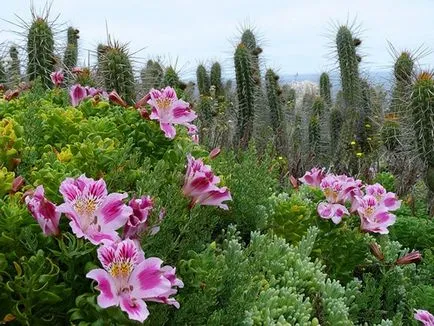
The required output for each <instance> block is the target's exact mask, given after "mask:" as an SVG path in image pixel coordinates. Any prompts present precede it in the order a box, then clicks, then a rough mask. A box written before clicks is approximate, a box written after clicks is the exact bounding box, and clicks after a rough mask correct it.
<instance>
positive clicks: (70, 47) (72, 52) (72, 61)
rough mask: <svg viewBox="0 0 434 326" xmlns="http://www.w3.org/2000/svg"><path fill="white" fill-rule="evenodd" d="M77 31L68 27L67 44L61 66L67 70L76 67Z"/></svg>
mask: <svg viewBox="0 0 434 326" xmlns="http://www.w3.org/2000/svg"><path fill="white" fill-rule="evenodd" d="M78 34H79V30H78V29H75V28H73V27H69V28H68V31H67V44H66V49H65V54H64V56H63V64H64V65H65V67H66V68H67V69H69V70H71V69H72V68H74V67H76V66H77V61H78V39H79V35H78Z"/></svg>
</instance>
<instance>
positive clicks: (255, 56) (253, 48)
mask: <svg viewBox="0 0 434 326" xmlns="http://www.w3.org/2000/svg"><path fill="white" fill-rule="evenodd" d="M241 43H243V44H244V45H245V46H246V47H247V49H248V50H249V53H250V55H251V60H252V69H253V79H254V81H255V84H257V85H260V83H261V74H260V69H259V54H261V53H262V48H260V47H259V46H258V45H257V43H256V37H255V34H253V31H252V30H251V29H246V30H244V31H243V34H242V35H241Z"/></svg>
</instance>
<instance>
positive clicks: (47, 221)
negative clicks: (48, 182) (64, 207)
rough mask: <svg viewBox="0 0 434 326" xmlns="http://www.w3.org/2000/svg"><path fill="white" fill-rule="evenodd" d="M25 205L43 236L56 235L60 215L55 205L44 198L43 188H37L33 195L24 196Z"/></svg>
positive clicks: (58, 231)
mask: <svg viewBox="0 0 434 326" xmlns="http://www.w3.org/2000/svg"><path fill="white" fill-rule="evenodd" d="M25 201H26V205H27V208H28V210H29V211H30V213H31V214H32V216H33V217H34V218H35V220H36V221H37V222H38V224H39V226H40V227H41V229H42V232H43V233H44V235H46V236H49V235H58V234H59V233H60V230H59V220H60V213H58V212H57V211H56V205H54V204H53V203H52V202H50V201H49V200H48V199H47V198H45V191H44V186H42V185H41V186H38V187H37V188H36V190H35V191H34V192H33V194H30V195H28V196H26V198H25Z"/></svg>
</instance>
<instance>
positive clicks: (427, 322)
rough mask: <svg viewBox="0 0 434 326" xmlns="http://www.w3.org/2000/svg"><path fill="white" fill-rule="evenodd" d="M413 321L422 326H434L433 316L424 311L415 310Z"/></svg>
mask: <svg viewBox="0 0 434 326" xmlns="http://www.w3.org/2000/svg"><path fill="white" fill-rule="evenodd" d="M415 312H416V313H415V314H414V319H416V320H418V321H420V322H422V324H423V326H434V316H433V315H432V314H431V313H429V312H428V311H426V310H416V309H415Z"/></svg>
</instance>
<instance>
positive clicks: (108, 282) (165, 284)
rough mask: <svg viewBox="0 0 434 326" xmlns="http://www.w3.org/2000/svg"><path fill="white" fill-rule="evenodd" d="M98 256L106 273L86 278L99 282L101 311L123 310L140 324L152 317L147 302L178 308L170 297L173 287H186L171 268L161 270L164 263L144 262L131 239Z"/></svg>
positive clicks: (100, 250) (98, 271)
mask: <svg viewBox="0 0 434 326" xmlns="http://www.w3.org/2000/svg"><path fill="white" fill-rule="evenodd" d="M97 252H98V259H99V260H100V262H101V264H102V266H103V267H104V269H101V268H99V269H94V270H92V271H90V272H89V273H87V275H86V277H87V278H90V279H93V280H95V281H96V282H98V290H99V291H100V294H99V295H98V297H97V302H98V305H99V306H100V307H102V308H107V307H112V306H120V308H121V310H122V311H125V312H126V313H127V314H128V316H129V318H130V319H133V320H137V321H139V322H143V321H144V320H145V319H146V318H147V317H148V316H149V311H148V308H147V306H146V303H145V301H158V302H164V303H168V304H173V305H174V306H178V307H179V305H176V304H175V302H176V301H174V299H173V298H169V296H170V295H173V294H175V293H176V289H174V286H178V287H182V286H183V284H182V282H181V281H180V280H178V279H177V278H176V276H175V274H174V272H175V270H174V269H173V268H172V267H170V266H164V267H161V265H162V263H163V261H162V260H161V259H159V258H155V257H152V258H147V259H145V258H144V254H143V252H142V251H141V249H139V248H138V247H137V246H136V244H135V243H134V241H132V240H130V239H126V240H123V241H121V242H118V243H111V244H109V245H104V246H101V247H100V248H98V250H97ZM172 271H173V272H172Z"/></svg>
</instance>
